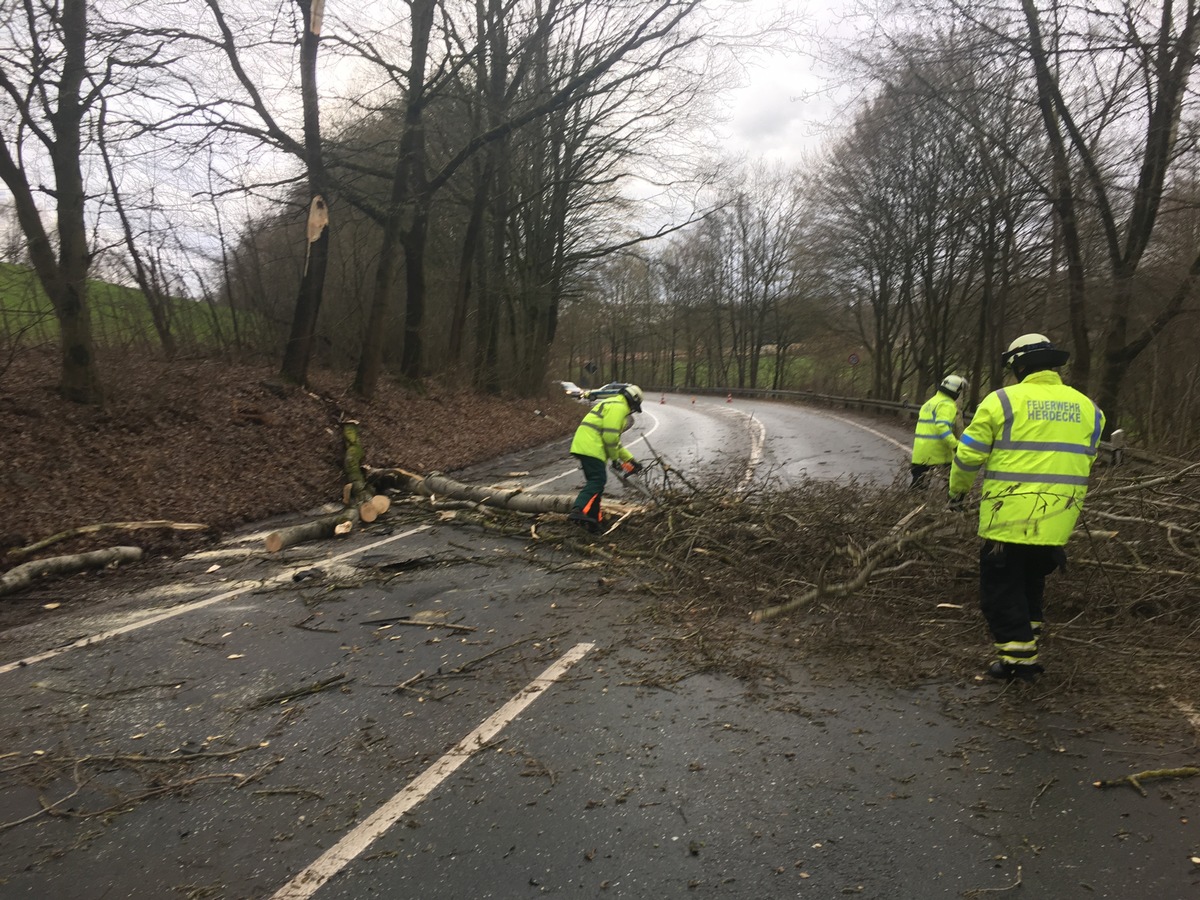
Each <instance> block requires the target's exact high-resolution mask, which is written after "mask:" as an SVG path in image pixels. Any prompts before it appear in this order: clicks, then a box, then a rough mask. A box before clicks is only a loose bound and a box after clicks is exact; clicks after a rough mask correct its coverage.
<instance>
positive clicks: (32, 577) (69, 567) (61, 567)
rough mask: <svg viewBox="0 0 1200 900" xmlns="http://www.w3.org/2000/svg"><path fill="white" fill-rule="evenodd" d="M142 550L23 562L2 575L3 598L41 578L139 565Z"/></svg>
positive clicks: (122, 549)
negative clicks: (128, 564)
mask: <svg viewBox="0 0 1200 900" xmlns="http://www.w3.org/2000/svg"><path fill="white" fill-rule="evenodd" d="M142 553H143V551H142V548H141V547H109V548H108V549H107V550H92V551H91V552H90V553H74V554H71V555H69V556H51V557H48V558H46V559H35V560H31V561H30V562H27V563H22V564H21V565H19V566H16V567H15V568H12V569H9V570H8V571H7V572H5V573H4V574H3V575H0V596H3V595H4V594H11V593H13V592H14V591H19V590H21V589H22V588H27V587H29V586H30V585H31V584H33V583H34V582H35V581H37V580H38V579H39V578H45V577H47V576H51V575H71V574H74V573H75V572H82V571H83V570H85V569H102V568H104V567H105V566H111V565H116V564H117V563H126V562H137V561H138V560H139V559H141V558H142Z"/></svg>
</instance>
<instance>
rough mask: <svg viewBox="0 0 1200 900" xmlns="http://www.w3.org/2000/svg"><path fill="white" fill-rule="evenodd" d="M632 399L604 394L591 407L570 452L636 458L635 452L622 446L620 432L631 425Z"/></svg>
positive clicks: (580, 424) (616, 457)
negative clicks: (630, 403)
mask: <svg viewBox="0 0 1200 900" xmlns="http://www.w3.org/2000/svg"><path fill="white" fill-rule="evenodd" d="M628 420H629V401H628V400H626V399H625V398H624V397H622V396H621V395H620V394H617V395H616V396H613V397H605V398H604V399H603V400H600V401H598V402H597V403H596V405H595V406H593V407H592V408H591V409H590V410H588V414H587V415H586V416H584V417H583V421H582V422H580V423H579V427H578V428H576V429H575V438H574V439H573V440H572V441H571V452H572V453H578V454H580V455H582V456H594V457H595V458H596V459H619V460H621V461H622V462H624V461H626V460H629V459H633V454H632V453H630V452H629V451H628V450H626V449H625V448H624V447H622V446H621V432H623V431H624V430H625V429H626V428H627V427H628V426H627V424H626V423H627V421H628Z"/></svg>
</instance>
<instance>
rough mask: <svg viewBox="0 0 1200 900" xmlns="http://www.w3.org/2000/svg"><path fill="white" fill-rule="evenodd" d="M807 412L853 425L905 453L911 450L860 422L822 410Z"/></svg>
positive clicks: (907, 446)
mask: <svg viewBox="0 0 1200 900" xmlns="http://www.w3.org/2000/svg"><path fill="white" fill-rule="evenodd" d="M809 411H810V412H814V413H816V414H817V415H819V416H828V417H829V418H830V419H837V420H838V421H839V422H844V423H845V424H846V425H853V426H854V427H855V428H861V429H862V430H863V431H865V432H867V433H868V434H873V435H875V437H877V438H879V439H880V440H883V441H887V442H888V443H889V444H892V445H893V446H896V447H899V448H900V449H901V450H903V451H904V452H905V453H907V452H909V451H911V450H912V445H911V444H902V443H900V442H899V441H898V440H896V439H895V438H893V437H888V436H887V435H886V434H884V433H883V432H882V431H876V430H875V429H874V428H871V427H870V426H869V425H864V424H863V423H862V422H855V421H854V420H853V419H843V418H842V417H841V416H835V415H834V414H833V413H829V412H825V411H824V410H816V409H814V410H809Z"/></svg>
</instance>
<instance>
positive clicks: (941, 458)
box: [912, 375, 967, 489]
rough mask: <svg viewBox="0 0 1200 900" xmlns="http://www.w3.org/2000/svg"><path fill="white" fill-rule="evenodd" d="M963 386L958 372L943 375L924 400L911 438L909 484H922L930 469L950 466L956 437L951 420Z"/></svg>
mask: <svg viewBox="0 0 1200 900" xmlns="http://www.w3.org/2000/svg"><path fill="white" fill-rule="evenodd" d="M966 389H967V380H966V379H965V378H963V377H962V376H961V375H947V376H946V377H945V378H943V379H942V383H941V384H939V385H938V389H937V391H935V392H934V395H933V396H932V397H930V398H929V399H928V400H926V401H925V404H924V405H923V406H922V407H921V411H920V412H919V413H918V414H917V431H916V434H915V435H914V437H913V449H912V487H913V488H914V489H916V488H922V487H924V486H925V483H926V480H927V478H928V477H929V473H930V471H932V470H933V469H936V468H938V467H939V466H946V467H947V468H948V467H949V466H950V461H951V460H952V459H954V451H955V449H956V448H957V447H958V438H957V437H956V436H955V434H954V422H955V420H956V419H957V418H958V399H959V398H960V397H961V396H962V393H963V391H965V390H966Z"/></svg>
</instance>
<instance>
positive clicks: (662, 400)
mask: <svg viewBox="0 0 1200 900" xmlns="http://www.w3.org/2000/svg"><path fill="white" fill-rule="evenodd" d="M658 402H659V403H666V402H667V395H666V394H663V395H662V397H661V398H659V401H658Z"/></svg>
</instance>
